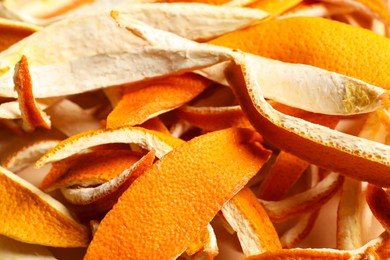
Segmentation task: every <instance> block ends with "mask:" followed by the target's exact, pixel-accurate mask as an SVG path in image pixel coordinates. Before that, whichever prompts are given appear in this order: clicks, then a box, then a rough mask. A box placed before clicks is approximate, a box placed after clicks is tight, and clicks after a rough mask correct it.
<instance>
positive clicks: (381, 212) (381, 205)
mask: <svg viewBox="0 0 390 260" xmlns="http://www.w3.org/2000/svg"><path fill="white" fill-rule="evenodd" d="M366 200H367V203H368V206H369V207H370V209H371V212H372V214H374V216H375V218H376V219H377V220H378V221H379V222H380V223H381V224H382V226H383V227H384V228H385V229H386V231H387V232H390V217H389V214H388V211H389V208H390V197H389V195H388V194H387V193H386V191H384V190H383V189H382V188H381V187H380V186H376V185H372V184H369V185H368V186H367V191H366Z"/></svg>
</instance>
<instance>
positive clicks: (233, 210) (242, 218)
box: [221, 188, 282, 256]
mask: <svg viewBox="0 0 390 260" xmlns="http://www.w3.org/2000/svg"><path fill="white" fill-rule="evenodd" d="M221 212H222V214H223V217H224V218H225V220H226V221H227V223H229V225H230V226H231V227H232V229H233V230H234V231H236V232H237V236H238V239H239V241H240V244H241V247H242V250H243V252H244V254H245V256H251V255H256V254H260V253H263V252H268V251H275V250H279V249H281V248H282V245H281V244H280V241H279V237H278V234H277V233H276V230H275V228H274V226H273V224H272V222H271V220H270V219H269V217H268V215H267V212H266V211H265V209H264V208H263V206H262V205H261V204H260V203H259V202H258V201H257V198H256V196H255V194H254V193H253V192H252V191H251V190H250V189H249V188H243V189H242V190H241V191H240V192H238V193H237V194H236V195H235V196H234V197H233V198H231V199H230V200H229V201H228V202H226V203H225V205H224V206H223V207H222V209H221Z"/></svg>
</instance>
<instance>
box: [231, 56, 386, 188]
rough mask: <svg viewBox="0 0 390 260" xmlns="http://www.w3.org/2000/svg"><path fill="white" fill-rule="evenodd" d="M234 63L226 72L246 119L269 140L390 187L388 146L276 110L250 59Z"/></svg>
mask: <svg viewBox="0 0 390 260" xmlns="http://www.w3.org/2000/svg"><path fill="white" fill-rule="evenodd" d="M235 63H236V64H233V65H231V66H230V67H229V68H228V69H227V70H226V71H225V74H226V76H227V78H228V79H229V81H230V82H231V84H232V86H233V87H234V91H235V93H236V95H237V98H238V99H239V102H240V105H241V108H242V109H243V111H244V112H245V114H246V116H247V117H248V119H249V121H250V122H251V123H252V125H253V126H254V127H255V129H256V130H257V131H259V133H260V134H261V135H262V136H263V137H264V138H265V139H267V140H268V141H269V142H270V143H272V144H273V145H275V146H277V147H279V148H281V149H283V150H284V151H286V152H290V153H292V154H295V155H297V156H299V157H300V158H302V159H304V160H306V161H308V162H309V163H313V164H315V165H318V166H320V167H323V168H326V169H332V170H334V171H337V172H340V173H341V174H345V175H346V176H349V177H351V178H354V179H358V180H363V181H367V182H371V183H376V184H379V185H382V186H390V175H389V168H390V148H389V147H388V146H387V145H383V144H380V143H376V142H373V141H369V140H365V139H362V138H358V137H355V136H351V135H348V134H344V133H341V132H338V131H335V130H331V129H329V128H326V127H323V126H320V125H317V124H312V123H309V122H307V121H303V120H301V119H298V118H295V117H291V116H287V115H285V114H282V113H279V112H278V111H276V110H274V109H273V108H272V107H271V106H270V105H269V104H268V103H267V102H266V100H265V99H264V97H263V94H262V90H261V88H260V86H259V84H258V82H257V81H256V76H255V75H254V71H253V68H252V67H253V66H252V64H251V62H250V59H248V58H246V56H245V54H242V53H240V54H239V55H236V59H235ZM298 144H299V145H298ZM312 151H316V152H315V153H313V152H312Z"/></svg>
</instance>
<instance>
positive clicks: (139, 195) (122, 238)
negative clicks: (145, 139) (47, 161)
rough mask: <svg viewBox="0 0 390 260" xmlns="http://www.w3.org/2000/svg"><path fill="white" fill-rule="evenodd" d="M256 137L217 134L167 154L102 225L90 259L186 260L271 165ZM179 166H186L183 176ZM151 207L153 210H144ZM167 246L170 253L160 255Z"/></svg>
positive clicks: (233, 131) (247, 132)
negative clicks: (229, 204) (230, 203)
mask: <svg viewBox="0 0 390 260" xmlns="http://www.w3.org/2000/svg"><path fill="white" fill-rule="evenodd" d="M256 136H257V135H256V134H255V133H254V132H252V131H250V130H247V129H227V130H221V131H216V132H213V133H209V134H206V135H203V136H200V137H197V138H194V139H192V140H191V141H189V142H187V143H185V144H183V145H182V146H178V147H177V148H175V149H174V150H173V151H172V152H171V153H168V154H167V155H165V156H164V157H163V158H162V159H160V160H159V161H158V162H156V163H155V164H154V165H153V166H152V167H151V168H149V169H148V170H147V171H146V172H145V173H144V174H143V175H142V176H141V177H140V178H138V180H137V181H136V182H134V183H133V184H132V185H131V186H130V187H129V189H128V190H127V191H126V192H124V193H123V195H122V196H121V198H120V199H119V201H118V203H117V204H116V205H115V206H114V207H113V209H112V210H111V211H110V212H109V213H108V214H107V215H106V217H105V218H104V219H103V220H102V222H101V223H100V226H99V229H98V231H97V232H96V234H95V236H94V238H93V240H92V242H91V244H90V245H89V247H88V250H87V254H86V257H85V258H86V259H94V258H96V257H97V256H98V255H100V256H101V255H104V256H105V257H109V256H110V255H115V256H116V257H120V256H121V255H126V256H127V257H131V258H137V259H139V258H143V257H145V256H150V255H153V256H155V257H158V258H175V257H177V256H178V255H180V254H181V253H182V252H183V251H184V250H185V249H186V248H187V247H188V245H189V244H190V243H191V242H192V241H194V240H195V239H196V237H197V236H198V234H199V233H200V232H201V231H202V230H203V228H204V227H206V226H207V224H208V223H209V222H210V221H211V220H212V218H213V217H214V216H215V215H216V214H217V212H218V211H219V210H220V208H221V207H222V205H223V204H224V203H225V202H226V201H227V200H228V199H229V198H231V197H232V196H233V195H234V194H235V193H237V191H238V190H240V189H241V188H242V187H243V186H244V185H245V184H246V182H247V181H248V180H249V179H250V178H251V177H252V176H254V174H256V172H257V171H258V170H259V168H260V167H261V165H262V164H263V163H264V162H265V161H266V160H267V158H268V156H269V153H268V152H267V151H266V150H264V149H263V148H261V147H260V146H257V145H256V144H255V143H253V142H255V141H256V140H257V137H256ZM210 143H212V144H213V148H212V149H210V146H209V145H210ZM233 158H234V159H233ZM232 159H233V160H232ZM173 165H180V166H179V168H178V171H179V172H176V171H175V170H174V169H172V168H171V167H172V166H173ZM174 168H176V167H174ZM183 172H185V174H180V173H183ZM222 176H223V178H221V177H222ZM221 181H222V182H223V185H219V187H221V188H222V187H223V188H222V189H215V187H216V186H215V185H214V184H215V183H220V182H221ZM194 198H196V199H194ZM145 203H147V205H148V207H143V206H141V205H145ZM138 205H139V206H138ZM129 207H131V209H129ZM188 208H192V209H193V210H195V212H197V213H194V212H193V211H189V210H188ZM118 216H121V217H120V218H118ZM157 216H158V217H157ZM173 219H174V220H173ZM127 220H131V221H127ZM114 223H115V224H114ZM189 223H191V224H190V225H189ZM123 225H125V226H126V227H127V228H125V229H124V228H122V227H123ZM107 234H109V235H108V236H107ZM162 245H164V246H163V248H164V250H160V248H161V247H162Z"/></svg>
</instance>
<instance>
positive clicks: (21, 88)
mask: <svg viewBox="0 0 390 260" xmlns="http://www.w3.org/2000/svg"><path fill="white" fill-rule="evenodd" d="M14 82H15V90H16V92H17V93H18V102H19V108H20V111H21V115H22V119H23V128H24V130H26V131H33V130H34V129H35V128H37V127H43V128H46V129H50V127H51V122H50V119H49V117H48V116H47V115H46V113H45V112H44V111H42V110H41V109H40V107H39V106H38V104H37V102H36V101H35V98H34V93H33V85H32V82H31V76H30V71H29V66H28V61H27V58H26V57H25V56H22V59H21V60H20V61H19V62H18V63H17V64H16V66H15V76H14Z"/></svg>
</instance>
